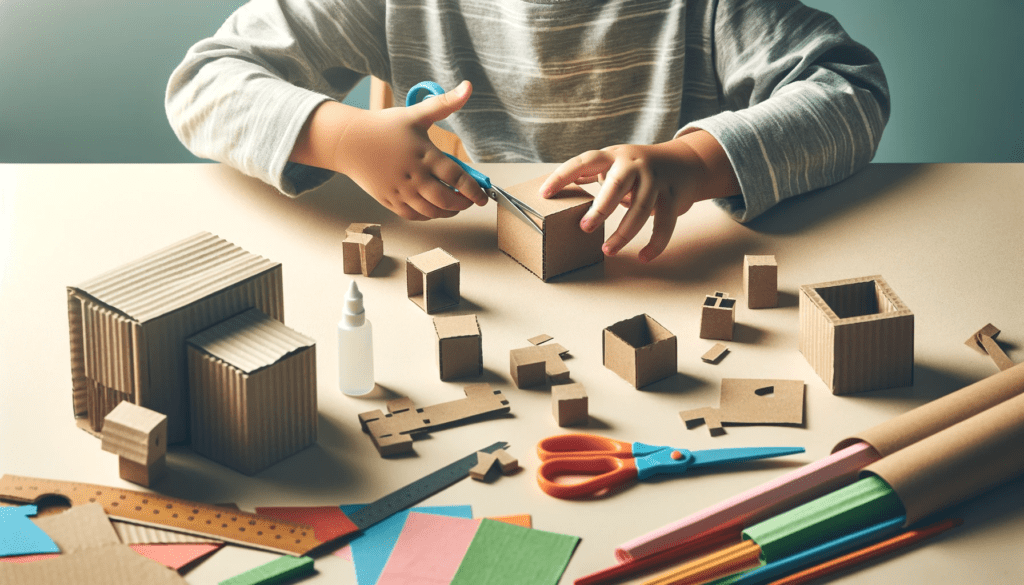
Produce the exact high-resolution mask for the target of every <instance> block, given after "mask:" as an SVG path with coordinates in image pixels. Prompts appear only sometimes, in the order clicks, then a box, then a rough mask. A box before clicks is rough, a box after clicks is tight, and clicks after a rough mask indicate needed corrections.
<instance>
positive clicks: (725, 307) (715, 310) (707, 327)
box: [700, 292, 736, 341]
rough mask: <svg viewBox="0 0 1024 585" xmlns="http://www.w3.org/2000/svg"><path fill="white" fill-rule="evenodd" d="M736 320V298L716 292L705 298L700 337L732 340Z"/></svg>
mask: <svg viewBox="0 0 1024 585" xmlns="http://www.w3.org/2000/svg"><path fill="white" fill-rule="evenodd" d="M735 322H736V299H733V298H730V297H729V295H728V294H726V293H723V292H716V293H715V294H713V295H708V296H706V297H705V298H704V304H703V305H702V306H701V311H700V338H701V339H720V340H722V341H732V330H733V325H734V324H735Z"/></svg>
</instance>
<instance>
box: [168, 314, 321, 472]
mask: <svg viewBox="0 0 1024 585" xmlns="http://www.w3.org/2000/svg"><path fill="white" fill-rule="evenodd" d="M188 358H189V372H190V378H189V390H190V393H191V399H192V404H191V411H192V448H193V449H194V450H195V451H196V452H197V453H199V454H201V455H204V456H206V457H208V458H210V459H212V460H214V461H216V462H218V463H221V464H223V465H226V466H228V467H231V468H232V469H235V470H237V471H240V472H242V473H245V474H248V475H252V474H254V473H256V472H258V471H261V470H263V469H265V468H267V467H270V466H271V465H273V464H274V463H277V462H278V461H280V460H282V459H284V458H286V457H288V456H289V455H292V454H294V453H296V452H298V451H300V450H301V449H304V448H306V447H308V446H309V445H311V444H313V443H314V442H315V441H316V430H317V396H316V347H315V345H314V343H313V340H312V339H310V338H308V337H306V336H305V335H302V334H301V333H297V332H295V331H293V330H291V329H289V328H288V327H286V326H285V325H284V324H283V323H281V322H280V321H276V320H274V319H271V318H269V317H267V316H266V315H264V314H263V313H261V312H259V311H257V310H255V309H253V310H249V311H246V312H244V313H242V314H240V315H237V316H235V317H232V318H231V319H228V320H226V321H224V322H222V323H219V324H217V325H214V326H213V327H210V328H209V329H207V330H205V331H202V332H200V333H198V334H196V335H194V336H192V337H190V338H189V339H188Z"/></svg>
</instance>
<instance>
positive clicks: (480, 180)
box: [405, 81, 542, 234]
mask: <svg viewBox="0 0 1024 585" xmlns="http://www.w3.org/2000/svg"><path fill="white" fill-rule="evenodd" d="M443 94H444V88H443V87H441V86H440V85H439V84H437V83H435V82H433V81H421V82H419V83H417V84H416V85H414V86H412V87H411V88H410V89H409V93H407V94H406V96H405V105H406V107H409V106H412V105H415V104H417V103H419V102H420V101H422V100H424V99H426V98H428V97H433V96H438V95H443ZM444 154H445V156H447V157H448V158H450V159H452V160H453V161H455V163H456V164H457V165H459V166H460V167H462V170H464V171H466V173H467V174H468V175H469V176H470V177H473V180H474V181H476V182H477V184H478V185H480V188H481V189H483V190H484V193H487V196H488V197H490V198H491V199H493V200H494V201H495V202H497V204H498V205H501V206H502V207H504V208H505V209H506V210H508V211H510V212H512V215H514V216H516V217H517V218H519V219H520V220H521V221H523V222H524V223H526V225H528V226H530V227H531V228H533V231H535V232H537V233H538V234H539V233H542V232H541V229H540V227H539V226H538V225H537V224H536V223H534V221H533V220H531V219H530V218H529V216H527V215H526V214H527V213H530V214H532V215H534V216H536V217H537V218H540V217H541V214H540V213H538V212H537V211H536V210H535V209H533V208H532V207H530V206H529V205H527V204H526V203H523V202H522V201H521V200H519V199H517V198H516V197H514V196H512V195H510V194H509V192H508V191H505V190H504V189H502V188H501V187H498V186H497V185H494V184H492V183H491V179H490V177H488V176H487V175H485V174H483V173H481V172H480V171H478V170H476V169H474V168H473V167H471V166H469V165H467V164H466V163H464V162H462V161H461V160H459V159H457V158H455V157H454V156H452V155H450V154H448V153H447V152H446V153H444ZM449 187H451V185H449ZM453 188H454V187H453Z"/></svg>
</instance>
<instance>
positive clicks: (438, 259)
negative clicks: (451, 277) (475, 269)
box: [408, 248, 459, 274]
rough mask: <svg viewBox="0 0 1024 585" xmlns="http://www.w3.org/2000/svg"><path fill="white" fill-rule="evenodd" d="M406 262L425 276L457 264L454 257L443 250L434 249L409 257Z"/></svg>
mask: <svg viewBox="0 0 1024 585" xmlns="http://www.w3.org/2000/svg"><path fill="white" fill-rule="evenodd" d="M408 262H409V263H410V264H412V265H413V266H415V267H416V269H417V270H419V271H420V272H422V273H424V274H426V273H427V272H434V271H435V270H440V269H442V268H445V267H446V266H450V265H452V264H458V262H459V261H458V260H457V259H456V258H455V256H452V255H451V254H449V253H448V252H445V251H444V250H443V249H441V248H434V249H433V250H428V251H426V252H423V253H422V254H417V255H415V256H410V257H409V258H408Z"/></svg>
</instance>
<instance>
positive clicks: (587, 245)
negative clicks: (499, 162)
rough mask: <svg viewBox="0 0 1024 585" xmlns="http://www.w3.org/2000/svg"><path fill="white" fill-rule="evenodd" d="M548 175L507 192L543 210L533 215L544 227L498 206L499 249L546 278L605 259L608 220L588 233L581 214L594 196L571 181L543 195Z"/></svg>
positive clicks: (588, 207)
mask: <svg viewBox="0 0 1024 585" xmlns="http://www.w3.org/2000/svg"><path fill="white" fill-rule="evenodd" d="M546 178H547V176H546V175H545V176H543V177H537V178H536V179H533V180H532V181H527V182H525V183H520V184H518V185H515V186H513V187H510V188H509V189H508V192H509V194H511V195H512V196H514V197H516V198H517V199H519V200H521V201H522V202H524V203H526V204H527V205H529V206H530V207H532V208H533V209H535V210H536V211H537V212H538V213H540V217H533V216H530V217H531V218H532V219H534V220H535V222H534V223H536V224H537V225H538V226H539V227H540V228H541V232H542V233H539V234H538V233H537V232H536V231H535V230H533V229H531V228H530V227H529V226H527V225H525V224H524V223H523V222H522V220H520V219H519V218H518V217H516V216H515V215H513V214H512V213H511V212H510V211H508V210H507V209H505V208H503V207H502V206H500V205H499V206H498V249H499V250H501V251H502V252H504V253H506V254H508V255H509V256H511V257H512V258H513V259H514V260H515V261H516V262H519V263H520V264H522V265H523V267H524V268H526V269H527V270H529V271H530V272H532V273H534V274H536V275H537V276H539V277H540V279H541V280H544V281H547V280H550V279H552V278H554V277H556V276H558V275H560V274H565V273H566V272H570V271H572V270H576V269H577V268H583V267H584V266H590V265H591V264H596V263H598V262H601V261H602V260H604V252H602V251H601V245H602V244H603V243H604V225H603V224H602V225H601V227H599V228H598V229H596V230H594V231H593V232H592V233H589V234H588V233H586V232H584V231H583V230H581V229H580V220H581V219H583V215H584V214H586V213H587V210H588V209H590V205H591V202H592V201H593V200H594V197H593V196H592V195H590V194H589V193H587V192H586V191H584V190H583V189H582V188H580V187H578V186H576V185H570V186H568V187H566V188H565V189H562V190H561V191H559V192H558V193H557V194H556V195H555V196H554V197H553V198H551V199H544V198H543V197H541V196H540V195H539V194H538V192H537V190H538V189H539V188H540V186H541V184H543V183H544V180H545V179H546ZM527 215H530V214H527Z"/></svg>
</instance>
